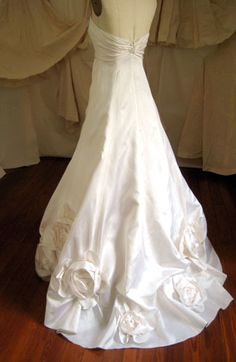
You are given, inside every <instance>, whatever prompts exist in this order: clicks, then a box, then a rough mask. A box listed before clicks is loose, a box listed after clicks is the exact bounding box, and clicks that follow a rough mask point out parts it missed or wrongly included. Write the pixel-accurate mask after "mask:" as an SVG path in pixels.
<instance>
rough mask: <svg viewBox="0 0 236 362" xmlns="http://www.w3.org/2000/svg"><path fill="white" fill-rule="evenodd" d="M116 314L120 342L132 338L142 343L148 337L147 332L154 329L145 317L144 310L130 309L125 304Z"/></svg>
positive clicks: (126, 341) (124, 342)
mask: <svg viewBox="0 0 236 362" xmlns="http://www.w3.org/2000/svg"><path fill="white" fill-rule="evenodd" d="M122 307H123V311H119V315H118V322H119V324H118V334H119V339H120V341H121V343H122V344H127V343H129V341H130V339H133V341H134V342H136V343H143V342H145V341H146V340H147V339H148V334H149V333H150V331H152V330H153V329H154V327H152V326H151V325H150V323H149V322H148V320H147V319H146V318H145V312H144V311H143V312H142V311H140V310H135V309H130V308H129V307H128V306H127V305H126V304H124V305H123V306H122Z"/></svg>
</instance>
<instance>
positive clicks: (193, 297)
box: [172, 275, 206, 312]
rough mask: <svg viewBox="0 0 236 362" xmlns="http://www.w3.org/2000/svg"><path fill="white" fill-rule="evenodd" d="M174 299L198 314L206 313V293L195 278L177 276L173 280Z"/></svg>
mask: <svg viewBox="0 0 236 362" xmlns="http://www.w3.org/2000/svg"><path fill="white" fill-rule="evenodd" d="M172 283H173V291H174V293H173V298H174V299H176V300H178V301H179V302H181V303H182V304H184V305H185V306H186V307H188V308H191V309H193V310H195V311H196V312H203V311H204V301H205V300H206V292H205V290H204V289H203V288H201V286H200V285H199V283H198V282H197V280H196V279H195V278H194V277H188V276H185V275H175V276H174V277H173V278H172Z"/></svg>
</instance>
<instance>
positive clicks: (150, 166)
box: [36, 18, 232, 349]
mask: <svg viewBox="0 0 236 362" xmlns="http://www.w3.org/2000/svg"><path fill="white" fill-rule="evenodd" d="M88 31H89V35H90V37H91V40H92V42H93V45H94V48H95V60H94V63H93V71H92V84H91V87H90V94H89V103H88V107H87V111H86V119H85V122H84V124H83V127H82V131H81V136H80V139H79V142H78V145H77V148H76V150H75V152H74V155H73V157H72V159H71V161H70V163H69V165H68V167H67V169H66V171H65V173H64V175H63V177H62V179H61V181H60V183H59V185H58V187H57V188H56V190H55V192H54V194H53V196H52V198H51V199H50V201H49V204H48V206H47V208H46V210H45V213H44V216H43V219H42V222H41V225H40V235H41V238H40V242H39V244H38V247H37V252H36V271H37V273H38V275H39V276H40V277H42V278H44V279H49V278H50V283H49V288H48V293H47V304H46V314H45V325H46V326H47V327H49V328H52V329H55V330H57V332H59V333H61V334H63V335H64V336H65V337H66V338H68V339H69V340H70V341H72V342H73V343H76V344H79V345H81V346H83V347H87V348H93V347H100V348H104V349H112V348H129V347H138V348H148V347H158V346H165V345H169V344H174V343H177V342H179V341H183V340H185V339H187V338H190V337H192V336H195V335H197V334H198V333H200V331H201V330H202V329H203V328H204V327H205V326H207V325H208V324H209V323H210V322H211V321H212V320H213V319H214V318H215V316H216V314H217V312H218V310H219V309H220V308H222V309H224V308H226V307H227V306H228V305H229V303H230V302H231V300H232V296H231V295H230V294H229V293H228V292H227V291H226V290H225V288H224V287H223V283H224V281H225V279H226V274H224V273H223V272H222V267H221V263H220V260H219V258H218V256H217V254H216V252H215V250H214V249H213V247H212V245H211V243H210V241H209V240H208V238H207V226H206V221H205V216H204V213H203V210H202V207H201V205H200V204H199V202H198V201H197V199H196V198H195V196H194V195H193V193H192V192H191V190H190V189H189V187H188V185H187V183H186V182H185V180H184V178H183V177H182V174H181V172H180V170H179V168H178V165H177V163H176V160H175V157H174V154H173V152H172V149H171V147H170V144H169V141H168V139H167V136H166V134H165V132H164V130H163V128H162V125H161V122H160V118H159V114H158V110H157V108H156V105H155V102H154V100H153V98H152V95H151V91H150V88H149V84H148V81H147V79H146V75H145V71H144V68H143V53H144V49H145V47H146V45H147V41H148V36H149V34H145V35H144V36H142V37H141V38H140V39H138V40H137V41H135V42H133V43H131V42H130V41H129V40H127V39H124V38H121V37H118V36H114V35H112V34H110V33H108V32H105V31H103V30H102V29H100V28H99V27H98V26H97V25H96V24H95V23H94V22H93V20H92V18H91V19H90V23H89V29H88ZM170 106H171V105H170Z"/></svg>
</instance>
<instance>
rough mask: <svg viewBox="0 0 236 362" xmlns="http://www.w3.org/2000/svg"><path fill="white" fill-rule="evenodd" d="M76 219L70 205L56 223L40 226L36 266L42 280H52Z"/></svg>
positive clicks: (66, 206)
mask: <svg viewBox="0 0 236 362" xmlns="http://www.w3.org/2000/svg"><path fill="white" fill-rule="evenodd" d="M74 219H75V212H74V211H73V210H72V208H71V207H70V205H69V204H65V205H64V206H63V208H62V209H61V210H60V213H59V214H58V219H57V221H56V222H54V223H52V224H47V225H45V224H44V223H42V225H41V226H40V234H41V238H40V243H39V244H38V246H37V250H36V256H35V266H36V272H37V274H38V275H39V276H40V277H41V278H43V279H46V280H49V279H50V276H51V274H52V273H53V271H54V269H55V267H56V265H57V262H58V259H59V256H60V253H61V250H62V248H63V246H64V244H65V242H66V239H67V236H68V234H69V231H70V229H71V225H72V223H73V221H74Z"/></svg>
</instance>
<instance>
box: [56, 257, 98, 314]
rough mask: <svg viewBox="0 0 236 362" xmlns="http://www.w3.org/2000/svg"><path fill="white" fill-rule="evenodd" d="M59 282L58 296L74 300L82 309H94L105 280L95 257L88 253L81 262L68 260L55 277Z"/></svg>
mask: <svg viewBox="0 0 236 362" xmlns="http://www.w3.org/2000/svg"><path fill="white" fill-rule="evenodd" d="M55 279H56V280H57V281H58V284H59V285H58V294H59V295H60V296H61V297H62V298H74V299H76V300H77V302H78V303H79V304H80V305H81V307H82V309H88V308H90V307H94V306H95V305H96V304H97V301H98V293H99V292H100V291H101V289H103V287H104V284H105V280H103V279H102V275H101V272H100V269H99V266H98V264H97V262H96V257H95V255H94V254H93V253H92V252H91V251H88V252H87V253H85V255H84V258H83V259H81V260H78V261H77V260H72V259H67V260H65V262H64V263H63V265H62V266H61V268H60V269H59V271H58V272H57V273H56V275H55Z"/></svg>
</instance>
